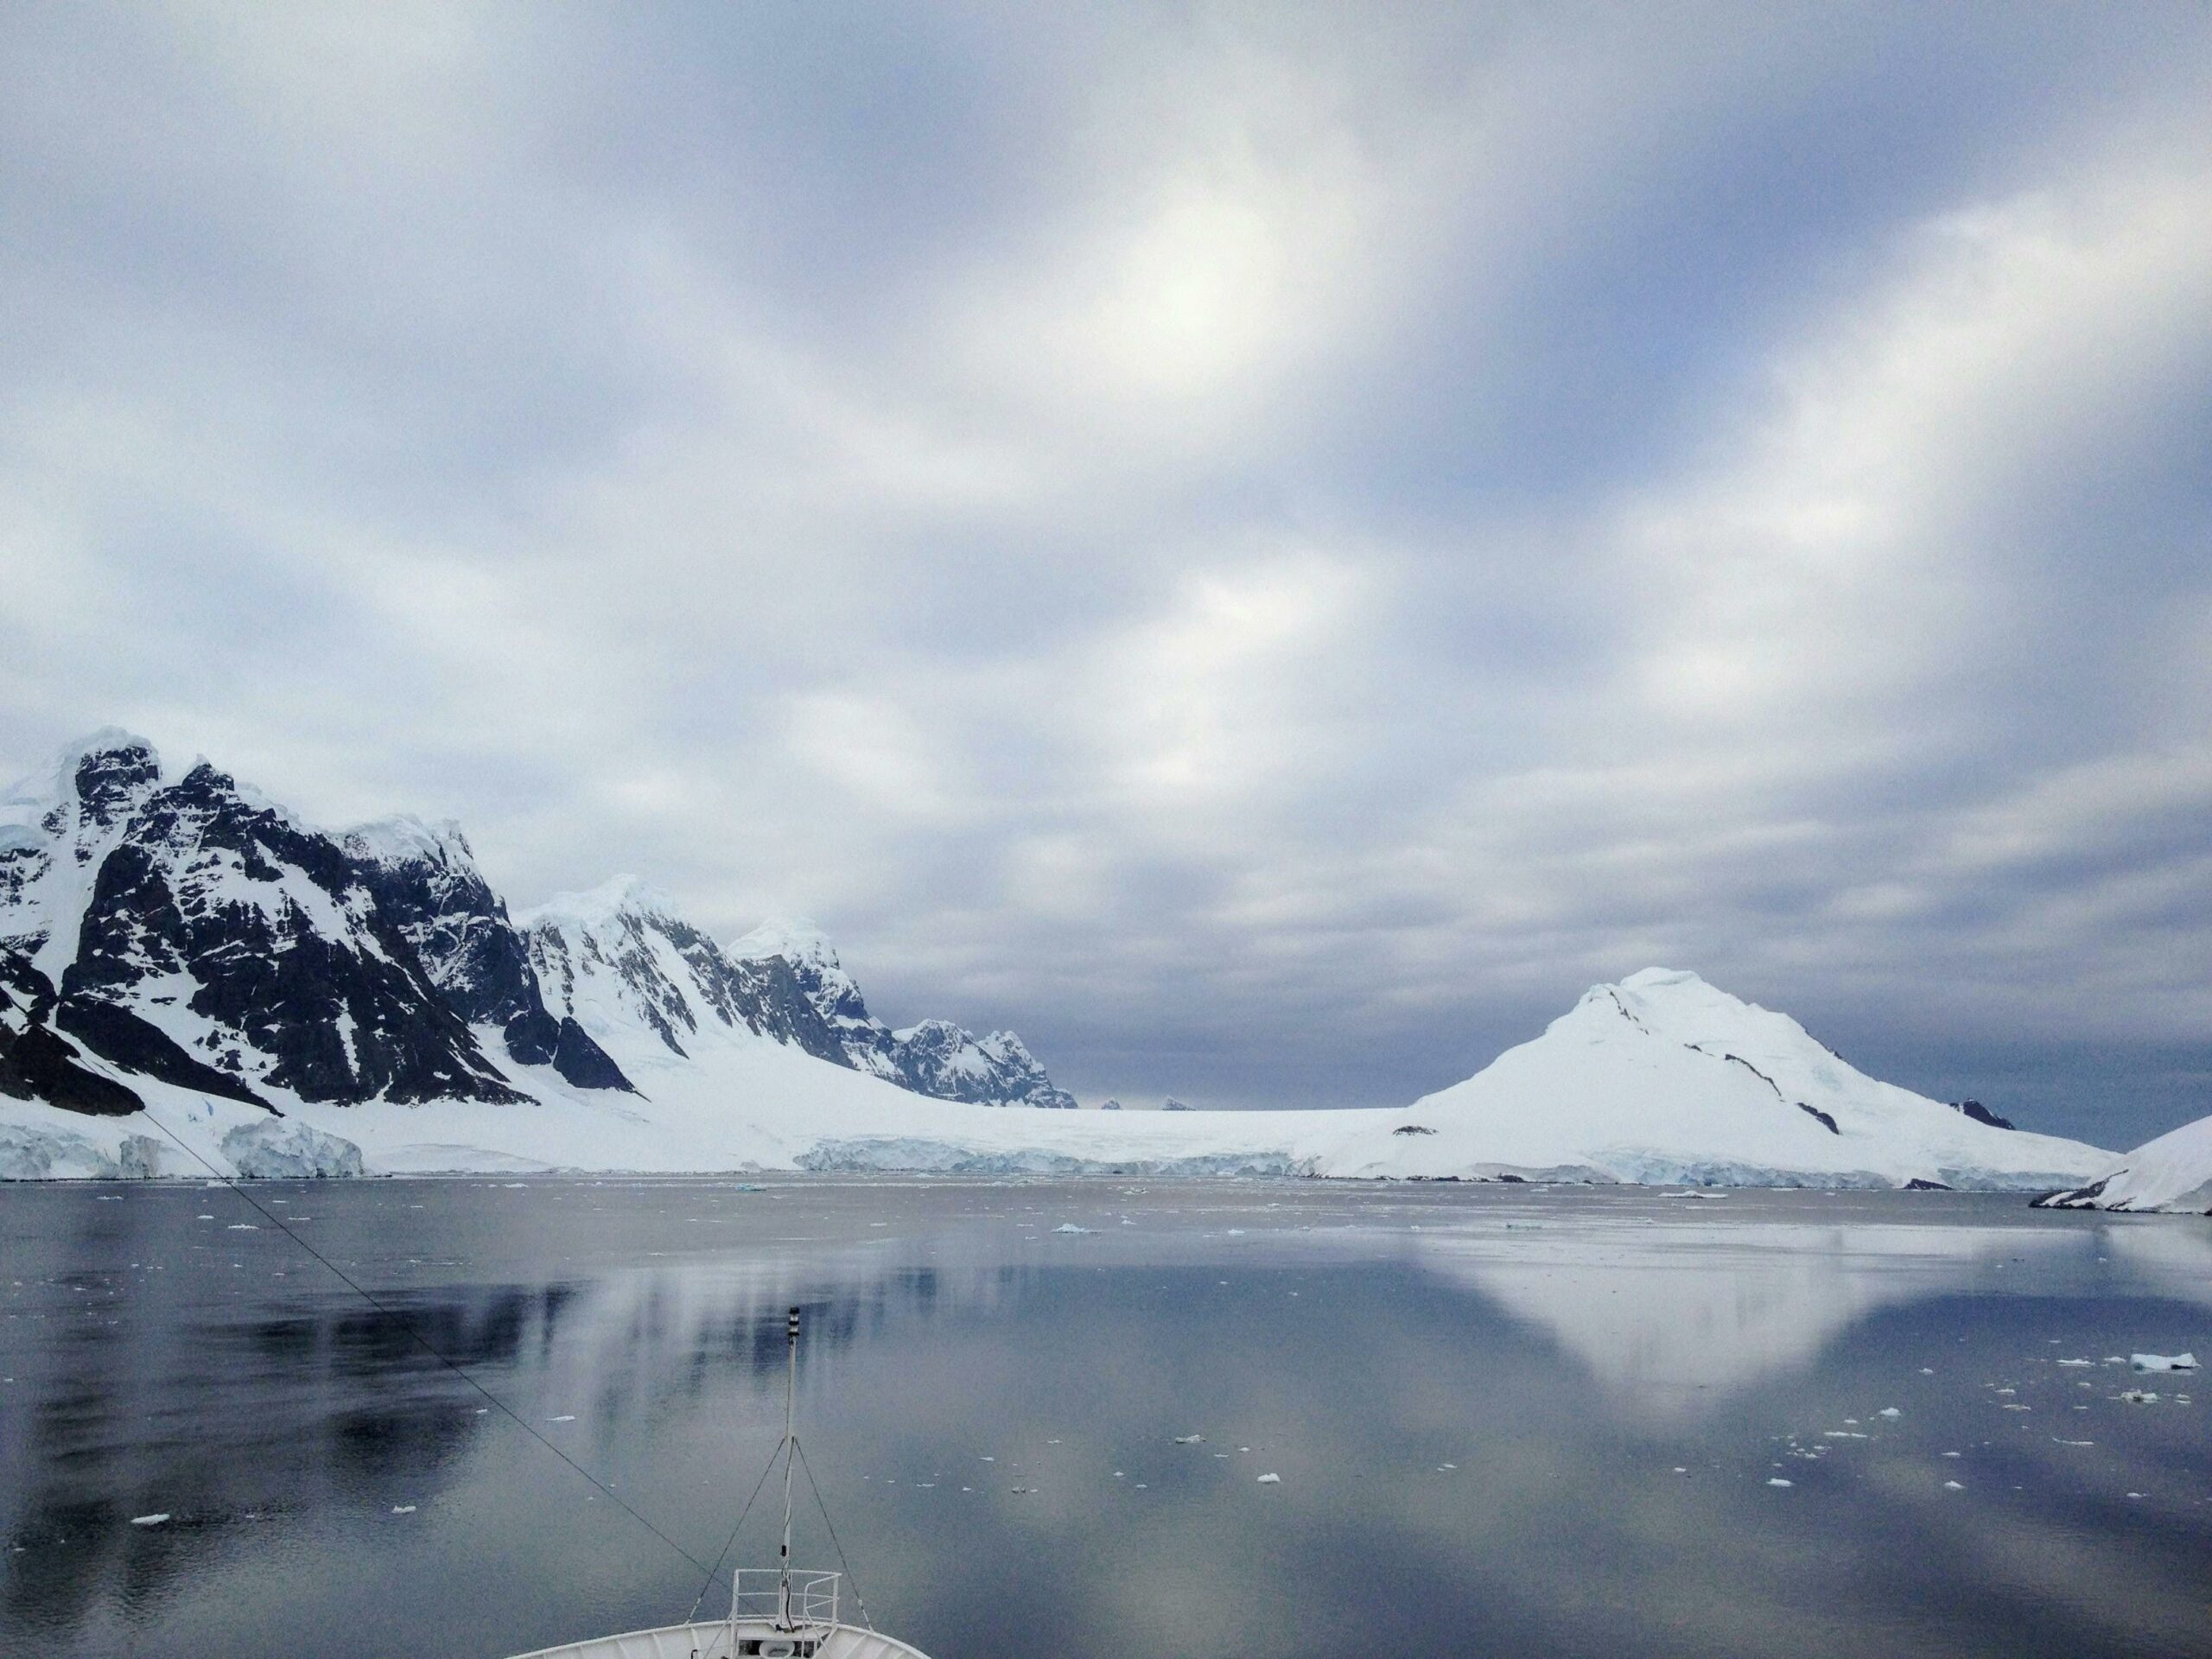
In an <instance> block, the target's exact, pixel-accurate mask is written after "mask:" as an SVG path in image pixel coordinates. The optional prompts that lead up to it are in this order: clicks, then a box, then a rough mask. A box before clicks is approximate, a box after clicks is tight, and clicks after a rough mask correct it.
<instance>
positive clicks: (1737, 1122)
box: [0, 969, 2113, 1192]
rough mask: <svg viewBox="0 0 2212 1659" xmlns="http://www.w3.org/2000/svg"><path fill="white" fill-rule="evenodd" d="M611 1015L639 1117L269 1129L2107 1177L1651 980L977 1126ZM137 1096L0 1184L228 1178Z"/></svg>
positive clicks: (727, 1162)
mask: <svg viewBox="0 0 2212 1659" xmlns="http://www.w3.org/2000/svg"><path fill="white" fill-rule="evenodd" d="M578 1006H579V1007H587V1006H588V1000H587V1002H585V1003H580V1004H579V1005H578ZM618 1009H619V1004H616V1005H613V1006H610V1005H607V1004H604V1003H602V1004H601V1005H599V1006H598V1007H597V1008H596V1009H595V1010H594V1014H593V1017H591V1018H589V1019H588V1020H587V1024H588V1026H589V1027H590V1029H591V1033H592V1035H593V1037H594V1039H596V1040H597V1041H598V1042H599V1043H600V1044H601V1046H603V1047H604V1048H605V1049H606V1050H607V1052H608V1053H609V1054H610V1055H612V1056H613V1058H615V1060H616V1061H617V1062H618V1063H619V1064H620V1065H621V1066H622V1068H623V1070H624V1071H625V1073H626V1075H627V1076H628V1077H631V1078H632V1081H633V1083H634V1084H635V1085H636V1092H635V1093H619V1092H609V1091H599V1090H581V1089H577V1088H575V1087H573V1086H572V1085H570V1084H567V1083H566V1082H565V1081H564V1080H563V1079H562V1078H561V1077H559V1076H558V1075H557V1074H556V1073H555V1072H553V1071H551V1069H550V1067H541V1068H529V1067H519V1066H512V1065H510V1066H509V1067H508V1068H507V1076H508V1077H509V1079H510V1081H511V1082H512V1084H513V1085H514V1087H515V1088H516V1089H517V1090H518V1092H521V1093H523V1094H525V1095H526V1096H528V1099H527V1102H526V1103H521V1104H517V1103H503V1102H495V1101H470V1100H460V1101H442V1102H435V1103H427V1104H421V1105H401V1104H397V1103H391V1102H388V1101H368V1102H364V1103H359V1104H353V1105H339V1104H334V1103H322V1102H309V1101H299V1100H287V1101H284V1102H283V1103H282V1107H281V1109H283V1112H284V1113H285V1114H286V1119H287V1121H289V1122H299V1123H302V1124H304V1125H306V1126H308V1127H310V1128H314V1129H315V1130H316V1131H318V1132H319V1133H320V1134H321V1135H325V1136H328V1137H331V1138H332V1139H333V1140H334V1141H339V1142H343V1143H346V1144H350V1145H351V1146H353V1147H358V1148H359V1154H360V1158H361V1161H362V1166H363V1167H364V1168H365V1170H366V1171H367V1172H368V1173H448V1172H452V1173H483V1172H528V1171H539V1172H553V1171H577V1172H606V1173H612V1172H618V1171H619V1172H625V1173H718V1172H754V1171H768V1170H802V1169H811V1170H870V1171H897V1170H911V1171H936V1172H944V1173H965V1174H990V1173H1001V1174H1014V1173H1030V1174H1077V1173H1098V1172H1116V1171H1118V1172H1128V1173H1147V1174H1174V1173H1189V1174H1238V1173H1243V1174H1276V1175H1304V1176H1318V1177H1324V1178H1334V1179H1471V1180H1484V1179H1488V1180H1529V1181H1534V1180H1569V1181H1590V1182H1599V1183H1611V1182H1630V1183H1633V1182H1664V1183H1681V1182H1688V1183H1698V1184H1703V1185H1718V1186H1849V1187H1896V1186H1904V1185H1910V1184H1913V1183H1921V1184H1927V1185H1943V1186H1950V1187H1960V1188H1983V1189H1998V1190H2011V1191H2019V1192H2044V1191H2049V1190H2050V1189H2051V1188H2053V1187H2055V1186H2063V1185H2069V1184H2078V1183H2080V1182H2082V1181H2083V1180H2084V1179H2088V1178H2089V1177H2090V1176H2092V1175H2094V1174H2095V1173H2101V1172H2102V1171H2104V1170H2106V1169H2108V1168H2109V1167H2110V1166H2111V1165H2112V1163H2113V1154H2110V1153H2107V1152H2104V1151H2101V1150H2100V1149H2098V1148H2096V1147H2088V1146H2085V1145H2082V1144H2081V1143H2080V1142H2076V1141H2063V1140H2059V1139H2057V1138H2056V1137H2053V1136H2048V1135H2032V1134H2026V1133H2023V1132H2020V1131H2014V1130H2005V1129H1999V1128H1991V1127H1989V1126H1987V1125H1985V1124H1982V1123H1980V1122H1974V1120H1973V1119H1971V1118H1968V1117H1967V1116H1964V1115H1962V1114H1961V1113H1959V1112H1957V1111H1955V1110H1954V1109H1951V1108H1949V1107H1948V1106H1946V1105H1944V1104H1943V1103H1941V1102H1938V1101H1933V1100H1929V1099H1927V1098H1925V1097H1924V1096H1917V1095H1914V1094H1912V1093H1910V1091H1908V1090H1902V1089H1898V1088H1896V1087H1895V1086H1894V1085H1891V1084H1883V1083H1878V1082H1877V1081H1875V1080H1873V1079H1871V1078H1868V1077H1864V1076H1863V1075H1862V1074H1860V1073H1859V1072H1858V1071H1854V1070H1853V1069H1852V1068H1851V1067H1849V1066H1848V1065H1845V1064H1844V1063H1843V1062H1842V1061H1840V1060H1839V1059H1837V1058H1835V1057H1834V1056H1833V1055H1831V1054H1829V1053H1828V1052H1827V1051H1826V1050H1825V1049H1822V1048H1821V1047H1820V1046H1819V1045H1818V1044H1817V1043H1815V1042H1814V1041H1813V1039H1810V1038H1809V1037H1807V1036H1806V1035H1805V1034H1804V1033H1803V1032H1802V1029H1801V1028H1800V1027H1798V1026H1797V1025H1796V1021H1794V1020H1789V1019H1788V1018H1787V1017H1786V1016H1783V1015H1780V1014H1771V1013H1769V1012H1767V1011H1766V1010H1764V1009H1759V1008H1756V1007H1751V1005H1748V1004H1745V1003H1743V1002H1740V1001H1737V1000H1736V999H1735V998H1733V997H1731V996H1728V995H1726V993H1724V992H1720V991H1718V990H1716V989H1714V988H1713V987H1711V986H1709V985H1707V984H1706V983H1705V982H1703V981H1701V980H1700V979H1698V978H1697V977H1696V976H1694V975H1689V974H1684V973H1678V972H1669V971H1665V970H1660V969H1652V970H1649V971H1647V972H1645V973H1643V974H1638V975H1635V976H1630V978H1629V979H1627V980H1624V981H1623V982H1620V983H1619V984H1618V985H1605V986H1598V987H1594V988H1592V990H1591V992H1590V993H1589V994H1588V995H1586V996H1585V997H1584V998H1583V999H1582V1001H1580V1003H1578V1004H1577V1005H1576V1007H1574V1008H1573V1010H1571V1011H1570V1012H1569V1013H1568V1014H1566V1015H1564V1016H1562V1017H1561V1018H1560V1020H1555V1021H1554V1023H1553V1025H1552V1027H1550V1028H1549V1029H1548V1031H1547V1032H1546V1033H1544V1034H1543V1035H1542V1036H1541V1037H1539V1038H1538V1039H1535V1041H1533V1042H1530V1043H1527V1044H1523V1045H1522V1046H1520V1047H1518V1048H1515V1049H1512V1050H1510V1051H1508V1052H1506V1053H1505V1054H1503V1055H1502V1056H1500V1057H1499V1058H1498V1059H1497V1061H1495V1062H1493V1063H1492V1065H1490V1066H1489V1067H1486V1068H1485V1069H1484V1071H1481V1072H1478V1074H1476V1076H1474V1077H1471V1078H1470V1079H1468V1080H1467V1081H1466V1082H1465V1083H1463V1084H1458V1085H1455V1086H1454V1087H1453V1088H1452V1089H1448V1090H1442V1091H1440V1092H1439V1093H1437V1094H1434V1095H1431V1096H1427V1097H1426V1098H1425V1099H1423V1100H1421V1101H1419V1102H1416V1103H1414V1105H1412V1106H1410V1107H1408V1108H1405V1109H1388V1110H1348V1111H1246V1112H1204V1111H1199V1112H1179V1113H1165V1112H1142V1113H1138V1112H1120V1113H1104V1112H1039V1111H1032V1110H1019V1109H1006V1108H994V1107H983V1106H974V1105H968V1104H964V1103H958V1102H951V1101H940V1100H932V1099H929V1098H926V1097H924V1096H918V1095H916V1094H914V1093H912V1091H910V1090H903V1089H899V1088H897V1087H895V1086H893V1084H890V1083H888V1082H887V1081H885V1080H883V1079H882V1078H880V1077H874V1076H872V1075H869V1074H867V1073H863V1072H860V1071H854V1070H851V1069H849V1068H845V1067H841V1066H835V1065H829V1064H826V1063H824V1062H823V1061H821V1060H819V1059H817V1058H814V1057H812V1056H810V1055H808V1054H806V1053H805V1052H803V1051H801V1050H799V1049H797V1048H795V1047H792V1046H789V1045H786V1044H783V1043H779V1042H776V1041H774V1040H772V1039H767V1038H765V1037H762V1036H760V1035H758V1034H756V1033H750V1032H745V1031H741V1030H738V1029H734V1028H729V1027H722V1028H721V1029H719V1030H717V1031H715V1032H712V1033H702V1036H701V1037H698V1038H695V1039H694V1041H693V1043H692V1045H691V1047H690V1050H689V1051H688V1052H686V1053H684V1054H683V1055H681V1056H679V1055H677V1054H675V1053H672V1052H669V1051H668V1050H667V1049H666V1048H665V1046H662V1045H661V1044H660V1043H659V1042H658V1038H657V1037H655V1036H654V1035H653V1034H652V1033H651V1032H650V1031H648V1030H646V1029H645V1028H644V1027H642V1026H640V1025H639V1024H637V1023H635V1022H633V1021H626V1020H622V1019H621V1018H620V1014H619V1012H618V1011H617V1010H618ZM709 1037H711V1040H706V1039H707V1038H709ZM145 1092H146V1093H147V1095H148V1096H149V1098H148V1104H147V1109H146V1112H145V1113H144V1114H140V1115H133V1116H129V1117H118V1118H111V1119H95V1118H87V1117H84V1116H79V1115H77V1114H73V1113H67V1112H63V1111H60V1109H55V1108H53V1107H48V1106H42V1105H38V1104H35V1103H29V1102H18V1101H0V1160H4V1167H5V1171H6V1173H10V1174H16V1175H19V1176H21V1175H36V1174H45V1175H50V1176H57V1177H58V1176H68V1175H79V1176H83V1175H103V1174H104V1175H110V1176H112V1175H117V1174H121V1173H126V1164H127V1166H128V1171H129V1172H131V1173H166V1174H179V1175H189V1174H194V1173H202V1172H201V1171H200V1169H199V1166H197V1164H196V1163H195V1162H194V1160H193V1159H192V1158H191V1157H189V1156H188V1154H184V1153H182V1152H181V1151H180V1150H179V1149H178V1148H177V1147H175V1146H173V1145H168V1144H167V1141H166V1137H165V1136H163V1135H162V1133H161V1131H162V1130H163V1129H166V1130H167V1131H168V1132H169V1133H170V1134H174V1135H176V1136H178V1137H179V1138H180V1139H181V1140H184V1141H187V1142H188V1144H189V1145H191V1146H192V1147H193V1148H194V1151H196V1152H197V1153H198V1154H200V1157H203V1158H205V1159H207V1161H208V1162H209V1163H210V1164H211V1165H213V1166H215V1167H217V1168H227V1167H229V1166H230V1160H228V1159H227V1158H226V1154H225V1151H224V1144H225V1137H226V1135H228V1134H230V1133H231V1132H232V1131H233V1130H234V1129H236V1128H238V1127H239V1126H240V1125H242V1124H248V1123H252V1122H262V1123H267V1122H269V1120H268V1118H267V1116H266V1115H265V1114H264V1113H262V1112H260V1111H259V1109H257V1108H253V1107H249V1106H245V1105H243V1104H241V1103H235V1102H230V1101H224V1100H217V1099H211V1098H208V1097H207V1096H195V1095H194V1094H192V1093H190V1092H189V1091H187V1090H176V1089H173V1088H169V1087H168V1086H165V1085H159V1084H154V1085H147V1086H145ZM1801 1102H1802V1103H1801ZM146 1116H150V1117H153V1118H155V1119H157V1120H158V1122H159V1126H160V1127H159V1128H153V1127H152V1126H150V1125H149V1124H147V1123H145V1122H143V1121H142V1119H143V1117H146ZM1831 1122H1832V1123H1833V1124H1834V1128H1830V1127H1829V1124H1830V1123H1831ZM40 1137H48V1138H49V1140H50V1141H52V1142H54V1144H52V1145H50V1146H49V1148H48V1152H47V1154H45V1157H46V1162H45V1166H43V1167H38V1168H35V1167H33V1164H34V1163H35V1161H36V1156H37V1154H34V1153H31V1152H29V1151H27V1150H26V1149H25V1147H24V1143H25V1141H27V1140H30V1141H35V1140H38V1139H39V1138H40ZM61 1142H67V1145H62V1144H60V1143H61ZM10 1147H12V1148H14V1149H13V1150H12V1151H10V1150H9V1148H10Z"/></svg>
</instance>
